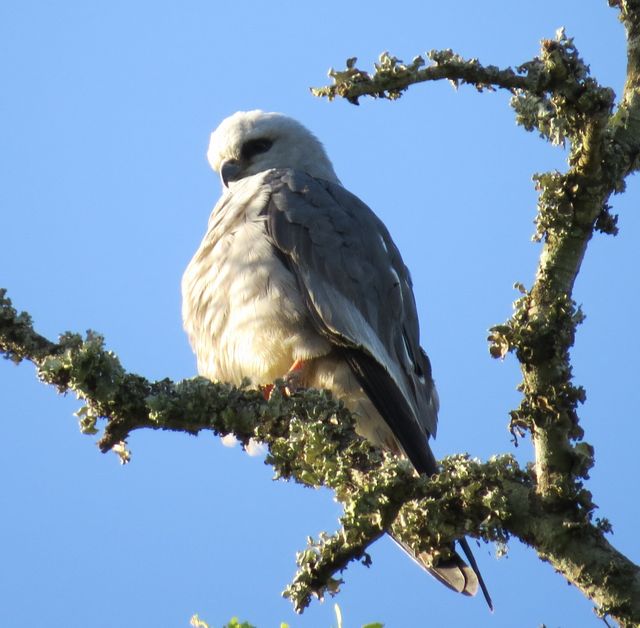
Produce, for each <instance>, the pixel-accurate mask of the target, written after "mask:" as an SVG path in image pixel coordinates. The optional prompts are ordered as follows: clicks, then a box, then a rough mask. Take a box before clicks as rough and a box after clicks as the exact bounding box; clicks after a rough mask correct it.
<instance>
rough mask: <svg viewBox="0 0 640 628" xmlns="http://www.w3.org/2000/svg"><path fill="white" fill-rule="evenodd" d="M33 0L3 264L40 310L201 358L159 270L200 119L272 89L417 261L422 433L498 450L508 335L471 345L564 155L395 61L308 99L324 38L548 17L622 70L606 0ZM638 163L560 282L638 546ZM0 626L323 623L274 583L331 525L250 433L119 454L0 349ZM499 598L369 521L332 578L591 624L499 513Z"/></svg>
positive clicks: (482, 451)
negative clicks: (377, 73) (403, 79)
mask: <svg viewBox="0 0 640 628" xmlns="http://www.w3.org/2000/svg"><path fill="white" fill-rule="evenodd" d="M344 4H346V3H339V2H336V1H334V0H329V1H326V2H324V3H322V4H321V5H320V4H315V3H300V2H291V1H289V2H271V3H263V2H253V3H251V2H249V3H244V4H237V5H234V4H233V3H230V2H216V1H213V0H210V1H209V2H204V1H189V2H185V3H172V2H165V1H158V2H147V1H140V2H135V3H131V2H123V1H121V0H112V1H110V2H101V1H98V2H91V3H88V2H77V1H68V2H64V3H53V2H42V1H40V2H33V1H30V0H20V1H18V0H5V1H4V2H3V3H2V4H1V5H0V77H1V80H2V90H1V92H0V144H1V146H2V150H1V151H0V172H1V173H2V174H1V175H0V176H1V179H2V184H1V186H0V234H1V236H2V246H1V247H0V269H1V270H0V286H4V287H6V288H8V290H9V295H10V297H11V298H12V299H13V300H14V302H15V304H16V306H17V307H19V308H23V309H26V310H28V311H29V312H31V314H32V315H33V317H34V319H35V321H36V324H37V328H38V330H39V331H41V332H42V333H44V334H46V335H48V336H49V337H55V336H56V335H57V334H58V333H60V332H63V331H65V330H73V331H84V330H86V329H89V328H90V329H94V330H97V331H99V332H101V333H103V334H104V335H105V336H106V339H107V343H108V346H109V347H110V348H111V349H113V350H114V351H115V352H116V353H117V354H118V355H119V356H120V358H121V359H122V362H123V364H124V365H125V367H126V368H128V369H129V370H132V371H135V372H139V373H141V374H143V375H145V376H147V377H150V378H161V377H171V378H174V379H180V378H184V377H190V376H192V375H194V373H195V360H194V358H193V355H192V353H191V350H190V348H189V346H188V343H187V340H186V337H185V335H184V333H183V332H182V329H181V320H180V292H179V284H180V277H181V274H182V272H183V270H184V268H185V266H186V264H187V262H188V261H189V259H190V257H191V255H192V254H193V252H194V251H195V248H196V247H197V245H198V243H199V241H200V239H201V237H202V235H203V233H204V229H205V225H206V221H207V218H208V215H209V212H210V211H211V208H212V206H213V204H214V203H215V201H216V199H217V198H218V195H219V182H218V179H217V177H216V175H215V174H214V173H212V172H211V171H210V170H209V167H208V164H207V162H206V158H205V153H206V147H207V143H208V137H209V133H210V132H211V130H212V129H213V128H214V127H215V126H216V125H217V124H218V122H219V121H220V120H221V119H222V118H224V117H226V116H227V115H229V114H230V113H233V112H234V111H236V110H239V109H253V108H262V109H265V110H274V111H282V112H284V113H287V114H289V115H291V116H293V117H296V118H298V119H299V120H300V121H302V122H303V123H304V124H306V125H307V126H308V127H310V128H311V129H312V130H313V131H314V132H315V133H316V135H318V137H319V138H320V139H321V140H322V141H323V142H324V143H325V146H326V148H327V151H328V153H329V155H330V156H331V158H332V159H333V162H334V165H335V168H336V171H337V173H338V175H339V176H340V178H341V179H342V181H343V183H344V184H345V186H346V187H348V188H349V189H350V190H351V191H353V192H354V193H356V194H358V195H359V196H360V197H361V198H362V199H363V200H364V201H366V202H367V203H368V204H370V205H371V206H372V207H373V209H374V210H375V211H376V212H377V213H378V214H379V215H380V217H381V218H382V219H383V220H384V221H385V222H386V224H387V225H388V227H389V229H390V231H391V233H392V235H393V236H394V238H395V240H396V242H397V244H398V246H399V247H400V249H401V251H402V252H403V255H404V258H405V262H406V263H407V264H408V266H409V267H410V268H411V270H412V274H413V278H414V283H415V290H416V298H417V302H418V306H419V311H420V318H421V324H422V337H423V345H424V346H425V348H426V349H427V351H428V353H429V355H430V356H431V359H432V362H433V366H434V374H435V377H436V381H437V384H438V387H439V391H440V397H441V401H442V412H441V416H440V429H439V435H438V439H437V441H436V442H435V444H434V450H435V451H436V454H437V455H438V456H443V455H446V454H449V453H455V452H462V451H467V452H469V453H470V454H471V455H473V456H477V457H480V458H482V459H486V458H487V457H488V456H490V455H492V454H494V453H502V452H514V453H515V454H516V455H517V456H518V457H519V459H520V460H521V461H523V462H524V461H526V460H528V459H530V457H531V450H530V445H529V442H528V441H524V442H522V443H521V445H520V447H518V448H517V449H514V447H513V445H512V443H511V441H510V436H509V434H508V431H507V429H506V425H507V422H508V411H509V410H510V409H512V408H514V407H515V406H516V405H517V403H518V393H517V392H516V390H515V386H516V385H517V382H518V381H519V374H518V369H517V365H516V364H515V363H514V360H512V359H507V360H506V361H505V362H503V363H501V362H496V361H494V360H491V359H490V357H489V354H488V351H487V344H486V336H487V329H488V328H489V327H490V326H491V325H494V324H496V323H500V322H502V321H504V320H505V319H506V318H507V317H508V316H509V315H510V313H511V303H512V301H513V300H514V299H515V298H516V296H517V295H516V292H515V291H514V290H513V287H512V286H513V283H514V282H516V281H521V282H523V283H524V284H525V285H530V283H531V280H532V277H533V274H534V270H535V263H536V259H537V255H538V253H539V246H538V245H535V244H532V243H531V242H530V236H531V234H532V232H533V224H532V221H533V218H534V215H535V199H536V196H535V191H534V188H533V184H532V182H531V175H532V173H533V172H536V171H544V170H550V169H561V168H563V166H564V154H563V152H562V151H561V150H559V149H556V148H552V147H550V146H548V145H546V144H544V143H543V142H542V141H541V140H539V139H538V138H537V137H536V136H535V135H533V134H528V133H525V132H524V131H523V130H522V129H519V128H517V127H516V126H515V123H514V117H513V114H512V112H511V110H510V109H509V107H508V96H507V95H506V94H477V93H475V92H474V91H473V90H472V89H469V88H461V89H460V90H458V91H455V90H453V89H452V88H451V86H450V85H448V84H446V83H442V84H430V85H422V86H418V87H415V88H414V89H413V90H411V91H410V92H409V93H408V94H406V95H405V96H404V97H403V98H402V99H401V100H400V101H399V102H396V103H389V102H374V101H363V102H362V105H361V106H360V107H358V108H356V107H353V106H351V105H348V104H347V103H344V102H336V103H332V104H329V103H327V102H325V101H320V100H318V99H315V98H313V97H312V96H311V95H310V93H309V91H308V88H309V86H312V85H322V84H324V83H325V81H326V72H327V70H328V68H329V67H330V66H334V67H336V68H342V67H343V65H344V60H345V59H346V58H347V57H350V56H358V57H359V59H360V64H361V65H362V66H365V67H368V66H370V65H371V63H372V62H373V61H374V60H375V59H377V56H378V54H379V53H380V52H382V51H383V50H389V51H390V52H391V53H392V54H394V55H396V56H398V57H400V58H402V59H405V60H410V59H411V58H412V57H413V56H414V55H416V54H420V53H424V52H425V51H426V50H429V49H431V48H453V49H454V50H456V51H457V52H458V53H460V54H462V55H464V56H474V57H478V58H479V59H480V60H481V61H482V62H485V63H493V64H496V65H509V64H518V63H521V62H523V61H526V60H527V59H529V58H531V57H532V56H533V55H535V54H536V53H537V50H538V42H539V40H540V39H541V38H544V37H547V38H548V37H553V35H554V33H555V31H556V29H557V28H558V27H559V26H565V27H566V28H567V32H568V34H569V35H571V36H574V37H575V40H576V43H577V45H578V47H579V49H580V50H581V52H582V53H583V55H584V57H585V58H586V60H587V62H588V63H589V64H590V65H591V68H592V71H593V73H594V75H595V76H596V77H598V78H599V79H600V80H601V81H602V82H603V83H605V84H608V85H610V86H612V87H613V88H614V89H615V90H616V91H617V92H618V93H619V92H620V89H621V87H622V84H623V82H624V61H625V53H624V37H623V30H622V27H621V25H620V24H619V23H618V22H617V19H616V13H615V12H614V11H613V10H611V9H609V8H608V7H607V3H606V2H605V1H604V0H601V2H591V3H585V2H583V1H579V0H571V1H570V0H564V1H563V2H551V1H550V0H539V1H537V2H535V3H533V2H497V1H487V2H475V1H472V0H460V1H458V2H455V3H443V2H418V1H417V0H411V1H409V2H406V3H403V4H402V5H400V4H398V5H389V3H382V2H376V1H374V2H366V3H365V2H352V3H349V4H348V5H347V6H344ZM639 196H640V189H639V187H638V182H637V181H636V180H631V181H629V189H628V193H627V194H626V195H624V196H620V197H616V198H614V199H613V206H614V211H615V212H617V213H619V214H620V223H619V224H620V228H621V232H620V235H619V236H618V237H617V238H611V237H606V236H601V235H598V236H596V237H595V238H594V239H593V241H592V243H591V244H590V247H589V251H588V255H587V258H586V260H585V262H584V265H583V269H582V273H581V275H580V277H579V280H578V283H577V286H576V299H577V300H578V302H580V303H582V305H583V308H584V311H585V313H586V315H587V319H586V321H585V323H584V324H583V325H582V327H581V328H580V330H579V333H578V337H577V343H576V347H575V349H574V351H573V356H574V362H575V375H576V380H577V382H578V383H580V384H582V385H584V386H585V387H586V389H587V394H588V400H587V403H586V405H585V406H584V407H583V408H582V410H581V416H582V418H583V427H584V428H585V430H586V434H587V440H588V441H589V442H591V443H592V444H593V445H594V446H595V448H596V460H597V466H596V468H595V469H594V470H593V472H592V479H591V481H590V482H589V488H590V489H591V490H592V491H593V493H594V499H595V502H596V503H597V504H598V505H599V506H600V512H599V514H600V516H606V517H608V518H609V519H610V520H611V521H612V523H613V525H614V531H615V534H614V535H613V537H612V542H613V543H614V544H615V545H616V547H618V548H619V549H620V550H622V551H623V552H626V553H627V554H628V555H629V556H630V557H631V558H633V559H635V560H636V561H637V560H638V559H640V554H639V550H638V543H637V540H636V538H635V528H636V527H637V526H636V518H637V515H638V505H637V494H636V491H637V488H636V482H635V477H636V476H637V469H636V466H637V465H636V460H637V453H636V450H637V441H638V438H640V427H639V425H640V422H639V421H638V407H639V406H640V393H639V387H638V385H637V381H636V372H637V357H636V356H637V354H638V350H639V349H640V346H639V344H640V343H639V341H638V335H637V326H636V317H637V316H636V315H637V312H638V308H639V301H638V296H637V290H636V282H635V270H636V269H637V266H638V250H639V247H638V240H639V235H638V231H639V229H640V217H639V216H638V211H637V210H638V205H639V202H638V199H639ZM0 367H1V370H0V397H1V398H2V409H1V410H0V419H1V420H0V441H1V442H2V443H3V453H2V456H0V477H2V482H1V483H0V496H1V499H2V503H3V513H4V514H3V516H2V517H1V518H0V554H1V556H2V560H1V561H0V591H1V593H0V625H2V626H7V627H13V626H31V625H37V624H41V623H44V624H46V625H47V626H50V627H51V628H54V627H73V626H91V627H100V628H101V627H111V626H123V627H128V626H136V627H140V626H158V627H160V626H167V627H173V626H186V625H188V621H189V617H190V616H191V614H192V613H194V612H198V613H199V614H200V616H201V617H203V618H204V619H206V620H207V621H209V622H210V623H211V625H212V626H219V625H221V624H222V623H224V622H225V621H227V620H228V619H229V618H230V617H231V616H233V615H239V616H241V617H242V618H244V619H246V620H249V621H252V622H253V623H254V624H257V625H258V626H260V627H263V626H264V627H268V626H277V625H279V623H278V622H280V621H286V622H289V623H290V624H291V626H293V627H298V626H301V627H312V628H315V627H325V626H326V627H328V626H331V625H335V620H334V614H333V608H332V606H333V603H332V602H331V601H327V602H325V603H324V604H319V603H314V604H313V605H312V607H311V608H310V609H308V610H307V612H305V614H304V615H302V616H301V617H298V616H295V615H294V614H293V612H292V611H291V608H290V606H289V603H288V602H287V601H285V600H283V599H281V598H280V595H279V594H280V591H281V590H282V589H283V588H284V586H285V585H286V583H287V582H288V581H289V579H290V577H291V575H292V574H293V571H294V554H295V551H296V550H299V549H302V548H303V547H304V545H305V539H306V537H307V536H308V535H317V533H318V532H319V531H321V530H327V531H333V530H334V529H335V526H336V518H337V516H338V514H339V508H338V506H337V505H336V504H335V503H334V502H333V501H332V498H331V495H330V493H329V492H327V491H311V490H309V489H303V488H301V487H299V486H294V485H289V484H284V483H278V482H273V481H272V480H271V472H270V469H269V468H267V467H265V466H264V465H263V463H262V462H261V460H259V459H256V458H249V457H247V456H246V455H244V454H243V453H242V452H241V451H239V449H237V448H235V449H229V448H225V447H223V446H221V445H220V443H219V442H218V440H217V439H215V438H214V437H212V436H211V435H208V434H204V435H202V436H200V437H198V438H193V437H189V436H186V435H175V434H163V433H151V432H139V433H136V434H134V436H133V437H132V438H131V440H130V443H129V444H130V447H131V449H132V451H133V460H132V463H131V464H130V465H128V466H126V467H124V468H123V467H121V466H120V465H119V464H118V462H117V459H116V457H115V456H114V455H106V456H103V455H101V454H99V453H98V451H97V449H96V447H95V446H94V444H93V440H94V439H92V438H90V437H87V436H83V435H81V434H80V433H79V431H78V429H77V423H76V419H75V417H73V412H74V411H75V410H76V409H77V408H78V403H77V402H76V401H75V400H74V399H72V398H71V397H66V398H65V397H60V396H58V395H56V393H55V392H54V391H53V390H49V389H46V388H45V387H43V386H42V385H40V384H39V383H38V382H37V380H36V378H35V376H34V373H33V369H32V368H31V367H30V366H29V365H22V366H20V367H17V368H16V367H14V366H12V365H11V364H9V363H6V364H0ZM476 554H477V556H478V560H479V562H480V564H481V567H482V571H483V573H484V575H485V579H486V580H487V582H488V584H489V587H490V589H491V592H492V594H493V598H494V601H495V606H496V611H495V613H494V614H490V613H488V611H487V610H486V608H485V607H484V605H483V602H482V600H481V599H474V600H469V599H465V598H462V597H461V596H457V595H455V594H453V593H450V592H449V591H447V590H445V589H443V588H442V587H441V586H439V585H438V584H437V583H436V582H435V581H434V580H433V579H431V578H430V577H429V576H427V575H425V574H424V573H423V572H421V571H420V569H419V568H417V567H416V566H415V565H414V564H413V563H412V562H411V561H410V560H408V559H407V558H406V556H404V555H403V554H402V553H401V552H400V551H399V550H398V549H397V548H396V547H395V546H394V545H393V543H391V542H390V541H389V540H386V539H385V540H382V541H380V542H378V543H377V544H376V545H375V546H374V547H373V550H372V558H373V565H372V567H371V568H370V569H366V568H364V567H362V566H357V565H354V566H352V567H351V568H349V569H348V571H347V572H346V573H345V576H344V577H345V581H346V583H345V585H344V587H343V592H342V594H341V595H340V596H339V597H338V598H337V601H338V603H339V604H340V605H341V608H342V613H343V616H344V617H345V628H351V627H356V626H360V625H362V624H363V623H365V622H367V621H374V620H377V621H382V622H385V625H386V626H387V627H388V628H396V627H404V626H410V625H411V626H414V625H420V626H443V625H447V626H468V625H474V626H490V627H507V626H509V627H512V626H531V627H534V626H539V625H540V624H542V623H544V624H546V625H547V626H549V627H558V626H561V627H563V628H571V627H578V626H579V627H588V626H600V625H601V623H600V622H599V621H598V620H597V618H596V617H595V616H594V615H593V613H592V612H591V605H590V603H589V602H588V601H586V600H585V599H584V598H583V597H582V595H581V594H580V593H579V592H577V591H576V590H575V589H574V588H572V587H569V586H567V584H566V583H565V582H564V581H563V579H562V578H561V577H560V576H559V575H557V574H555V573H554V571H553V569H552V568H551V567H550V566H549V565H545V564H542V563H541V562H540V561H539V560H537V559H536V558H535V555H534V554H533V552H532V551H531V550H528V549H526V548H524V547H523V546H521V545H520V544H519V543H518V542H513V543H511V545H510V552H509V555H508V557H507V558H503V559H500V560H497V559H496V558H495V551H494V548H492V547H484V546H483V547H482V548H478V549H477V550H476Z"/></svg>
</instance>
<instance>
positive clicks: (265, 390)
mask: <svg viewBox="0 0 640 628" xmlns="http://www.w3.org/2000/svg"><path fill="white" fill-rule="evenodd" d="M260 392H261V393H262V396H263V397H264V400H265V401H269V399H271V394H272V393H273V384H266V385H265V386H260Z"/></svg>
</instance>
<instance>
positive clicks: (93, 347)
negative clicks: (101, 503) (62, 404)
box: [0, 290, 640, 623]
mask: <svg viewBox="0 0 640 628" xmlns="http://www.w3.org/2000/svg"><path fill="white" fill-rule="evenodd" d="M0 351H1V352H2V353H3V354H4V355H5V357H8V358H10V359H13V360H14V361H16V362H19V361H21V360H30V361H31V362H33V363H34V364H35V365H36V367H37V369H38V375H39V377H40V379H41V380H43V381H44V382H46V383H49V384H52V385H54V386H56V388H57V389H58V390H59V391H61V392H66V391H73V392H75V394H76V395H77V396H78V397H79V398H80V399H82V400H83V401H84V403H85V405H84V406H83V408H82V409H81V410H80V412H79V413H78V414H79V416H80V424H81V429H82V430H83V431H84V432H85V433H95V432H96V430H97V421H98V419H106V426H105V428H104V432H103V435H102V438H101V439H100V441H99V443H98V444H99V447H100V449H101V450H102V451H104V452H106V451H108V450H109V449H111V448H115V449H116V451H117V453H118V454H119V455H120V457H121V460H122V461H123V462H127V461H128V460H129V455H128V452H127V450H126V447H125V445H124V441H125V439H126V438H128V436H129V435H130V434H131V432H133V431H134V430H136V429H140V428H151V429H165V430H173V431H180V432H187V433H190V434H197V433H198V432H199V431H201V430H210V431H212V432H214V433H215V434H220V435H225V434H234V435H235V436H236V437H237V438H238V439H239V440H240V441H241V442H242V443H244V444H247V443H248V441H249V440H250V439H251V438H255V439H257V440H259V441H261V442H264V443H266V445H267V447H268V451H269V453H268V455H267V462H268V463H269V464H270V465H272V466H273V468H274V470H275V474H276V477H278V478H282V479H293V480H295V481H296V482H299V483H301V484H304V485H307V486H326V487H328V488H331V489H333V490H334V491H335V494H336V498H337V499H338V500H339V501H340V502H341V503H342V505H343V507H344V514H343V516H342V517H341V519H340V524H341V528H340V530H339V531H338V532H337V533H336V534H335V535H333V536H327V535H322V536H321V538H320V539H319V540H318V541H313V542H311V543H310V545H309V547H308V548H307V549H306V550H305V551H303V552H302V553H300V554H299V555H298V573H297V574H296V576H295V578H294V580H293V582H292V584H291V585H289V587H287V589H286V591H285V595H286V596H287V597H289V598H290V599H291V601H292V602H293V604H294V607H295V609H296V610H297V611H302V610H303V609H304V608H305V607H306V606H307V605H308V604H309V602H310V600H311V598H312V596H317V597H323V596H324V595H326V594H331V595H333V594H335V593H336V592H337V591H338V589H339V585H340V583H341V580H340V579H339V577H338V576H339V573H340V572H341V571H343V570H344V569H345V568H346V567H347V565H348V564H349V563H350V562H351V561H354V560H356V561H363V562H364V563H365V564H369V562H370V559H369V557H368V554H367V548H368V547H369V546H370V545H371V544H372V543H374V542H375V541H376V540H377V539H378V538H379V537H380V536H381V535H382V534H384V532H385V531H387V530H392V531H393V534H394V536H396V537H397V538H398V539H399V540H400V541H402V542H403V543H406V544H407V545H409V546H410V547H412V548H414V549H415V550H417V551H419V552H428V553H429V554H431V555H432V556H433V557H434V558H437V557H438V556H439V555H444V554H446V552H448V547H449V545H450V544H451V542H452V541H453V540H455V539H457V538H460V537H461V536H465V535H470V536H473V537H475V538H478V539H482V540H484V541H496V542H499V543H501V544H503V543H505V542H506V541H507V539H508V538H509V537H510V536H516V537H517V538H520V539H521V540H522V541H523V542H525V543H527V544H529V545H531V546H533V547H535V548H536V549H537V551H538V552H539V554H540V555H541V556H542V557H543V558H545V559H546V560H549V561H550V562H552V564H553V565H554V566H555V567H556V568H557V569H559V570H560V571H561V572H562V573H563V574H564V575H565V576H566V577H567V578H568V579H570V580H571V581H572V582H573V583H574V584H576V586H578V587H580V588H581V589H582V590H583V591H584V592H585V593H586V594H587V595H588V596H589V597H590V598H591V599H593V600H594V602H595V603H596V604H598V606H599V608H600V609H601V611H602V612H606V613H609V614H611V615H612V616H614V617H617V618H618V619H619V620H620V621H621V622H623V623H624V622H631V621H636V622H637V621H640V569H639V568H638V567H636V566H635V565H634V564H633V563H631V562H630V561H629V560H628V559H626V558H625V557H624V556H622V555H621V554H620V553H619V552H617V551H616V550H615V549H614V548H612V547H611V546H610V545H609V544H608V543H607V541H606V540H605V538H604V533H605V532H606V531H607V530H608V528H607V525H606V524H602V523H600V522H597V521H596V523H595V524H594V523H593V522H592V512H593V504H592V503H591V502H590V500H589V499H588V494H586V492H585V493H583V494H582V496H581V499H582V502H581V503H580V505H579V506H576V505H575V504H574V505H573V507H572V510H571V511H568V510H566V509H565V510H562V511H558V509H556V508H551V509H550V508H549V507H548V505H547V503H546V502H545V501H544V500H542V499H540V497H539V496H538V494H537V493H536V486H535V478H534V476H532V475H531V474H530V473H528V472H526V471H523V470H521V469H520V468H519V466H518V464H517V463H516V461H515V460H514V459H513V458H512V457H511V456H500V457H495V458H493V459H491V460H490V461H488V462H486V463H480V462H478V461H475V460H470V459H469V458H468V457H466V456H452V457H449V458H445V459H444V460H443V461H442V466H443V470H442V473H440V474H439V475H437V476H434V477H433V478H425V477H418V476H416V475H415V472H414V471H413V469H412V467H411V465H410V464H409V463H408V462H407V461H406V460H402V459H398V458H396V457H395V456H393V455H392V454H389V453H387V452H383V451H382V450H380V449H377V448H376V447H373V446H372V445H370V444H369V443H368V442H367V441H364V440H363V439H361V438H359V437H358V436H357V435H356V433H355V430H354V421H353V417H352V416H351V414H350V413H349V412H348V411H347V410H346V409H345V408H344V407H343V406H342V404H341V403H339V402H337V401H335V400H333V399H332V398H331V396H330V395H329V394H328V393H325V392H322V391H315V390H303V391H299V392H298V393H296V394H294V395H293V396H291V397H286V396H283V395H282V394H280V393H279V392H278V390H279V389H278V388H277V386H276V388H275V391H276V392H275V394H274V395H272V397H271V399H270V400H269V401H266V400H265V399H264V398H263V396H262V394H261V393H260V392H258V391H255V390H250V389H248V388H245V387H241V388H235V387H233V386H230V385H227V384H216V383H213V382H210V381H208V380H205V379H203V378H199V377H197V378H194V379H191V380H185V381H182V382H179V383H177V384H174V383H173V382H171V381H170V380H168V379H165V380H161V381H159V382H149V381H148V380H146V379H145V378H143V377H141V376H139V375H135V374H131V373H127V372H126V371H125V370H124V369H123V368H122V366H121V365H120V362H119V361H118V359H117V357H116V356H115V355H114V354H113V353H112V352H110V351H106V350H105V349H104V347H103V340H102V338H101V337H100V336H98V335H97V334H94V333H89V334H88V336H87V338H86V339H85V340H82V339H81V338H80V336H78V335H74V334H64V335H63V336H62V337H61V339H60V342H58V343H54V342H51V341H49V340H47V339H46V338H43V337H42V336H40V335H39V334H37V332H35V331H34V330H33V327H32V325H31V321H30V318H29V317H28V315H26V314H24V313H22V314H18V313H17V312H16V310H15V309H14V308H13V307H12V305H11V302H10V301H9V299H7V298H6V295H5V291H4V290H0ZM621 581H624V585H625V586H621ZM594 583H598V584H597V585H595V584H594ZM602 583H603V584H602Z"/></svg>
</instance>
